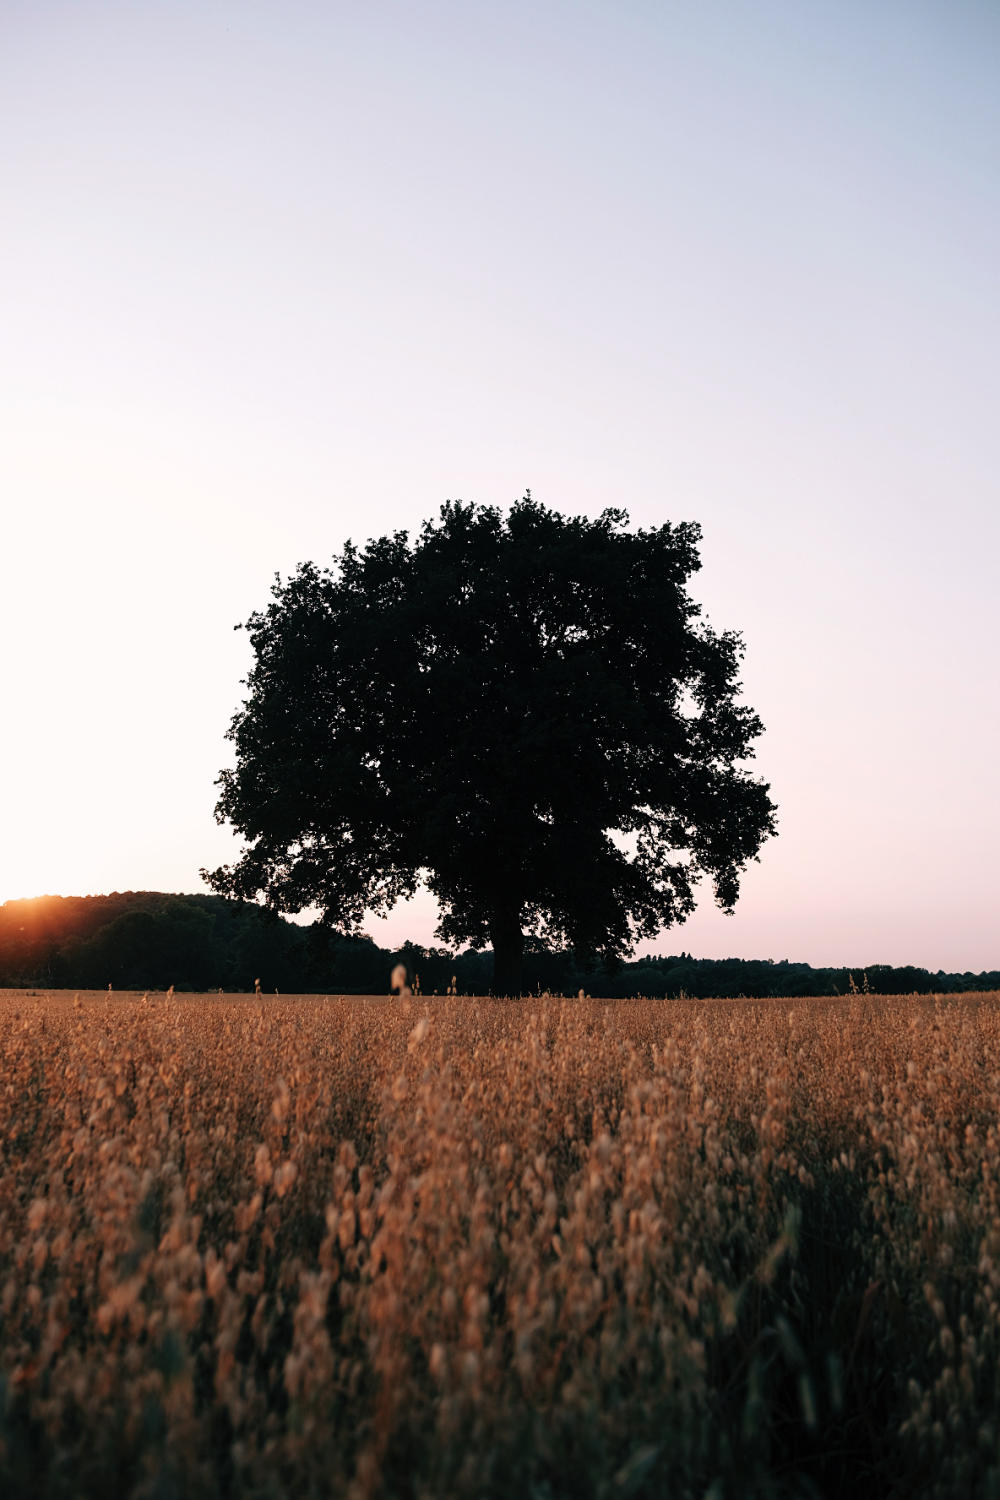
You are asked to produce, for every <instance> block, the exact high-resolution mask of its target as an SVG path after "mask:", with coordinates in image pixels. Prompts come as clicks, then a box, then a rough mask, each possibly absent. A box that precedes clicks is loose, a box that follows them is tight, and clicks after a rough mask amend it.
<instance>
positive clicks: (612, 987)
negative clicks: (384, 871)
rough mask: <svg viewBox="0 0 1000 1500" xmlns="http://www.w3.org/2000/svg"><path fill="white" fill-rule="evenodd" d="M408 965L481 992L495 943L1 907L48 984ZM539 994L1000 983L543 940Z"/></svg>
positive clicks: (106, 902)
mask: <svg viewBox="0 0 1000 1500" xmlns="http://www.w3.org/2000/svg"><path fill="white" fill-rule="evenodd" d="M400 962H401V963H404V964H405V965H406V967H407V969H408V971H409V973H410V976H411V979H412V978H413V977H414V976H419V979H420V988H421V990H422V992H423V993H424V994H425V995H433V994H434V993H435V992H437V993H438V994H439V995H443V994H444V993H445V992H446V991H447V989H448V988H449V986H450V985H451V982H452V978H453V976H454V979H455V982H456V988H457V990H458V992H459V994H479V995H482V994H486V993H487V992H488V991H489V988H490V982H491V977H492V973H493V955H492V953H491V952H490V951H489V949H486V950H483V951H481V952H476V951H473V950H472V949H467V950H465V951H464V952H462V953H449V952H448V951H447V949H444V948H426V947H422V946H420V945H419V944H417V943H405V944H403V946H402V947H400V948H396V949H391V948H380V947H379V946H378V945H377V944H376V943H374V942H372V940H371V939H370V938H364V937H360V938H359V937H345V936H344V935H343V934H342V933H338V932H336V931H335V930H333V929H332V928H330V927H328V926H325V925H324V924H322V923H320V922H315V923H313V924H311V925H309V926H300V925H297V924H296V923H293V922H289V921H287V920H286V919H284V918H283V917H279V916H276V915H275V914H274V913H273V912H269V911H268V910H267V909H266V908H264V907H261V906H256V905H254V904H252V903H250V902H241V901H231V900H227V899H226V898H224V897H221V896H208V895H205V896H201V895H194V896H184V895H169V894H166V893H164V892H160V891H126V892H115V893H114V894H112V895H109V896H44V897H39V898H38V899H36V900H33V901H8V902H7V903H6V904H5V905H3V906H0V987H5V988H13V987H25V986H36V987H38V988H44V989H60V988H69V989H74V988H75V989H106V988H107V986H108V985H109V984H110V985H111V986H112V987H113V988H114V989H116V990H117V989H121V990H147V989H166V988H167V987H168V986H169V985H173V986H174V988H175V989H177V990H197V991H206V990H216V989H220V988H221V989H223V990H227V991H242V992H252V991H253V989H254V986H255V982H256V981H257V980H259V981H260V985H261V990H262V991H263V992H265V993H268V994H273V993H274V991H275V990H278V991H280V992H281V993H283V994H355V995H371V994H374V995H379V994H384V993H386V992H387V991H388V986H389V974H390V972H391V970H392V968H393V966H394V965H395V964H396V963H400ZM524 982H525V988H526V989H527V990H528V991H530V992H531V993H534V994H538V993H543V992H545V991H546V990H547V991H549V993H551V994H554V995H556V994H563V995H575V994H577V993H578V992H579V991H580V990H581V989H582V990H584V991H585V993H587V994H588V995H593V996H595V997H599V998H609V999H610V998H615V997H625V996H629V995H649V996H653V997H656V998H664V997H678V996H681V995H688V996H692V997H695V998H704V999H709V998H713V997H722V998H724V997H726V996H736V995H746V996H750V997H760V998H766V997H768V996H780V995H848V994H851V993H852V992H855V991H857V992H868V993H871V994H880V995H887V994H913V993H916V994H931V993H943V992H948V991H960V990H997V989H1000V971H998V970H994V971H992V972H989V973H981V974H972V973H969V972H966V973H964V974H946V973H944V972H942V971H941V970H939V971H938V972H937V973H930V972H929V971H928V970H927V969H920V968H915V967H913V966H912V965H907V966H905V967H902V968H893V967H892V966H891V965H889V964H872V965H869V967H868V968H867V969H866V968H861V967H856V968H837V969H814V968H812V967H811V965H809V964H804V963H788V962H787V961H785V960H781V961H780V962H772V961H771V960H770V959H767V960H765V959H740V958H726V959H710V958H692V956H691V955H690V954H689V953H680V954H672V955H663V956H659V955H658V956H656V957H654V958H643V959H639V960H637V961H636V962H634V963H623V964H621V965H619V966H618V967H617V968H615V969H611V970H608V969H597V970H595V969H593V968H591V967H588V966H586V965H580V964H578V963H577V962H576V960H575V959H574V956H573V953H572V951H571V950H553V949H547V948H544V947H542V946H541V945H539V944H537V943H534V944H532V943H530V942H529V944H528V945H527V947H526V949H525V954H524Z"/></svg>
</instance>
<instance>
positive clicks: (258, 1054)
mask: <svg viewBox="0 0 1000 1500" xmlns="http://www.w3.org/2000/svg"><path fill="white" fill-rule="evenodd" d="M998 1000H1000V997H998V996H997V995H977V996H974V997H957V998H956V997H949V998H948V999H947V1000H942V999H937V1000H935V999H934V998H930V999H917V998H915V997H914V998H890V999H876V998H875V997H857V998H854V999H844V1000H837V1001H829V1002H828V1001H822V1000H807V1001H791V1002H785V1001H719V1002H694V1001H688V1002H659V1001H615V1002H600V1001H590V1000H573V1001H557V1000H552V1001H537V1000H536V1001H526V1002H492V1001H486V1000H483V1001H475V1000H460V999H455V998H450V997H449V998H446V999H435V1000H430V1001H423V1000H418V999H413V1000H410V1001H407V1000H403V1001H399V1000H396V1001H385V1000H359V999H356V998H351V999H328V998H319V997H300V998H294V999H289V998H282V999H280V1000H278V999H273V998H272V999H268V998H266V997H263V998H261V999H254V998H250V999H246V1000H240V999H232V998H221V997H217V996H211V997H173V998H171V999H170V1000H169V1001H168V1000H167V999H166V997H164V996H151V997H149V998H148V999H141V998H139V997H129V996H120V995H113V996H108V995H106V994H99V995H95V994H87V995H83V996H80V997H79V998H78V999H76V1000H75V1001H74V997H73V996H72V994H64V993H52V994H47V995H46V994H39V995H31V994H24V993H20V994H19V993H14V992H6V993H5V994H3V995H0V1049H2V1050H0V1056H2V1058H3V1074H2V1081H0V1491H2V1492H3V1493H4V1494H5V1495H7V1496H15V1495H21V1494H25V1495H27V1494H30V1495H33V1496H34V1495H37V1496H58V1497H62V1496H90V1495H94V1496H97V1495H101V1496H111V1495H123V1496H124V1495H129V1496H137V1497H138V1496H149V1497H154V1496H156V1497H162V1500H166V1497H168V1496H171V1495H176V1496H178V1497H180V1496H185V1497H188V1496H191V1497H198V1496H206V1497H207V1496H215V1495H221V1494H229V1495H234V1496H262V1497H263V1496H282V1495H293V1494H294V1495H296V1496H312V1495H315V1496H320V1495H330V1494H333V1495H340V1494H344V1495H350V1496H352V1497H358V1500H361V1497H366V1496H371V1497H375V1496H397V1495H400V1496H402V1495H406V1496H425V1497H432V1496H434V1497H437V1496H456V1497H464V1496H498V1497H499V1496H506V1495H518V1496H524V1497H525V1500H527V1497H531V1496H537V1497H554V1496H562V1495H567V1496H568V1495H573V1496H594V1497H598V1496H601V1497H612V1496H619V1497H624V1496H638V1495H647V1494H648V1495H654V1494H655V1495H662V1494H670V1495H672V1496H688V1495H690V1496H698V1497H701V1496H704V1495H706V1494H709V1495H712V1496H714V1497H717V1500H721V1497H723V1496H728V1495H733V1496H737V1495H758V1494H760V1495H766V1494H774V1495H792V1494H809V1493H820V1494H824V1495H836V1494H839V1493H843V1492H845V1491H847V1490H849V1491H850V1492H851V1493H852V1494H853V1495H856V1496H862V1495H865V1494H871V1495H885V1494H889V1493H895V1494H897V1495H904V1494H927V1495H940V1496H949V1497H950V1496H955V1495H960V1494H961V1495H969V1496H972V1495H988V1494H996V1493H998V1491H1000V1448H998V1443H1000V1434H998V1428H997V1417H996V1413H997V1410H998V1409H1000V1367H998V1358H1000V1130H998V1124H1000V1007H998ZM810 1485H811V1486H813V1488H812V1489H810V1488H809V1486H810Z"/></svg>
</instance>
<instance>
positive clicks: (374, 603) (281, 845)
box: [202, 493, 775, 994]
mask: <svg viewBox="0 0 1000 1500" xmlns="http://www.w3.org/2000/svg"><path fill="white" fill-rule="evenodd" d="M627 524H628V516H627V514H626V513H625V512H624V511H622V510H606V511H604V513H603V514H602V515H601V516H599V517H598V518H597V519H596V520H588V519H587V518H586V517H582V516H573V517H567V516H562V515H559V514H558V513H556V512H554V511H551V510H547V509H546V508H545V507H544V506H542V505H539V504H538V503H537V502H536V501H534V500H532V498H531V496H530V493H529V494H528V495H526V496H525V498H524V499H523V500H521V501H519V502H518V503H517V504H516V505H514V506H513V508H512V509H511V510H510V512H509V514H508V515H507V516H506V519H505V518H504V516H503V514H502V513H501V511H500V510H498V509H497V508H495V507H492V506H476V505H465V504H462V503H461V502H459V501H456V502H448V503H447V504H446V505H444V506H443V507H442V509H441V514H440V518H439V520H437V521H428V522H425V524H424V525H423V527H422V529H421V531H420V535H419V537H418V539H417V540H415V541H414V542H413V543H412V544H411V543H410V542H409V539H408V536H407V533H406V532H401V531H400V532H395V533H394V534H393V535H392V536H384V537H380V538H378V539H377V540H375V541H370V542H368V544H367V545H366V546H365V547H364V548H363V549H359V548H358V547H356V546H354V545H353V544H352V543H351V542H348V543H347V545H346V546H345V547H344V550H343V552H342V553H341V555H340V557H339V558H338V559H336V560H335V565H334V567H333V568H332V569H323V568H318V567H316V566H315V565H314V564H312V563H303V564H302V565H301V566H300V567H299V568H298V570H297V571H296V572H295V573H294V574H293V576H292V577H290V578H289V579H287V581H285V582H282V581H281V578H280V577H277V578H276V581H275V584H274V586H273V588H272V590H271V593H272V602H271V604H269V605H268V607H267V608H266V609H265V610H263V611H261V612H258V613H256V614H253V615H252V616H251V617H250V619H249V620H248V621H247V624H246V626H245V627H244V628H246V629H247V630H248V631H249V633H250V640H251V643H252V645H253V650H254V654H255V661H254V665H253V667H252V670H251V672H250V675H249V677H248V678H247V679H246V684H245V685H246V686H247V688H248V689H249V697H248V698H247V699H246V701H245V702H244V704H243V706H242V708H241V709H240V710H239V711H238V712H237V713H236V715H235V717H234V718H233V721H232V724H231V726H230V729H229V732H228V736H227V737H228V738H229V739H230V740H231V741H232V742H233V744H234V746H235V748H236V764H235V766H234V767H233V768H232V769H229V770H224V771H223V772H222V773H221V775H220V777H219V780H218V782H217V785H219V786H220V787H221V789H222V790H221V795H220V798H219V802H218V805H217V807H216V819H217V821H218V822H220V823H223V822H227V821H228V822H229V823H231V824H232V825H233V827H234V828H235V829H236V830H237V831H238V832H239V833H240V834H242V835H243V836H244V838H245V839H246V840H247V847H246V849H245V851H244V852H243V853H242V855H241V856H240V858H239V859H238V860H237V862H236V863H235V864H233V865H229V866H225V867H223V868H221V869H218V870H215V871H214V872H212V873H211V874H209V873H208V872H205V871H203V872H202V873H203V874H204V875H206V878H207V879H208V881H209V883H210V884H211V886H212V887H213V888H214V889H215V890H216V891H218V892H220V893H222V894H226V895H231V896H238V897H244V898H248V899H249V898H253V897H255V896H259V895H263V896H264V898H265V900H266V902H267V904H268V905H270V906H272V907H273V908H275V909H277V910H279V911H285V912H291V911H299V910H301V909H302V908H303V907H306V906H311V905H316V906H319V907H320V908H321V909H322V911H323V914H324V918H325V920H327V921H328V922H330V923H332V924H333V925H335V926H336V927H339V928H340V929H341V930H343V931H347V932H351V931H357V930H359V928H360V924H361V921H362V917H363V914H364V911H365V910H366V908H367V909H369V910H372V911H374V912H377V913H384V912H387V911H388V910H389V909H390V908H391V906H392V905H393V904H394V903H395V902H396V901H397V900H398V899H399V898H400V897H402V896H408V895H412V894H413V892H414V891H415V890H416V889H417V886H418V884H419V883H420V881H421V879H423V880H424V881H425V882H426V884H427V886H428V887H429V888H430V890H431V891H433V893H434V894H435V896H436V897H437V898H438V900H439V902H440V904H441V907H442V910H443V917H442V921H441V923H440V926H439V928H438V936H439V937H440V938H442V939H444V940H446V941H452V942H467V943H469V944H471V945H472V946H473V947H476V948H482V947H485V946H486V945H487V944H490V945H492V948H493V954H494V986H493V987H494V992H495V993H496V994H517V993H519V992H520V989H521V964H522V955H523V950H524V938H525V934H526V933H527V934H532V935H534V936H536V937H538V938H542V939H544V940H546V941H549V942H557V943H570V944H572V945H573V947H574V948H575V949H576V950H577V952H578V954H580V955H581V957H584V958H586V959H591V960H592V959H593V958H595V957H596V956H597V955H601V956H603V957H604V958H605V959H608V960H612V959H615V958H619V957H625V956H627V955H628V954H629V953H630V952H631V951H632V948H633V945H634V943H635V942H636V941H637V940H638V939H641V938H651V937H654V936H655V935H656V934H657V933H658V932H659V931H660V930H661V929H662V928H664V927H668V926H670V925H671V924H672V923H674V922H677V921H681V920H683V918H684V917H685V916H687V915H689V914H690V912H691V911H692V910H693V909H694V905H695V892H694V886H695V883H696V881H697V880H698V878H699V877H700V876H701V875H702V874H705V875H708V876H709V877H710V879H711V881H712V884H713V887H714V891H715V897H716V900H717V903H718V904H719V906H721V907H722V908H723V909H725V910H727V911H731V910H732V907H733V905H734V903H735V901H736V898H737V896H738V894H739V877H740V875H741V873H742V871H743V869H744V868H745V866H746V864H747V862H748V861H749V860H750V859H752V858H755V857H756V855H757V851H758V850H759V848H760V846H761V844H762V843H763V841H764V839H765V838H766V837H767V836H768V834H770V833H773V832H774V812H775V808H774V804H773V803H772V802H771V800H770V797H769V796H768V791H769V788H768V786H767V785H766V784H765V783H763V782H761V781H758V780H755V779H754V778H753V777H751V776H750V775H749V774H748V773H747V772H746V771H745V770H744V769H742V768H741V764H740V763H741V762H743V761H745V760H746V759H747V758H749V757H751V756H752V754H753V751H752V748H751V744H752V741H753V740H754V739H755V737H756V736H757V735H758V734H759V733H760V732H761V729H762V725H761V722H760V720H759V718H758V717H757V715H756V714H755V713H754V712H753V711H752V710H751V709H749V708H747V707H745V706H742V705H741V704H739V703H738V702H737V701H736V700H737V696H738V693H739V688H740V684H739V680H738V669H739V662H740V658H741V656H742V654H743V646H742V641H741V639H740V637H739V635H738V634H736V633H734V632H732V631H725V632H723V633H722V634H717V633H716V632H715V631H714V630H712V629H711V627H710V626H709V625H708V624H707V623H705V622H703V621H702V620H701V619H700V618H699V617H700V613H701V612H700V609H699V607H698V605H697V604H695V603H693V602H692V600H691V598H690V596H689V594H688V592H687V582H688V579H689V578H690V576H691V574H692V573H694V572H695V571H697V569H698V568H699V567H700V562H699V559H698V552H697V546H698V542H699V540H700V537H701V531H700V528H699V527H698V526H697V525H695V524H690V523H682V524H680V525H675V526H671V525H669V524H668V525H664V526H659V527H656V528H654V529H653V530H649V531H638V532H636V533H630V532H628V531H626V530H625V529H624V528H625V527H626V526H627ZM237 628H238V629H239V628H241V627H237Z"/></svg>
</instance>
